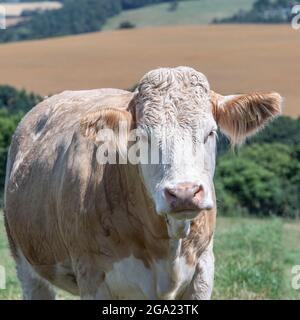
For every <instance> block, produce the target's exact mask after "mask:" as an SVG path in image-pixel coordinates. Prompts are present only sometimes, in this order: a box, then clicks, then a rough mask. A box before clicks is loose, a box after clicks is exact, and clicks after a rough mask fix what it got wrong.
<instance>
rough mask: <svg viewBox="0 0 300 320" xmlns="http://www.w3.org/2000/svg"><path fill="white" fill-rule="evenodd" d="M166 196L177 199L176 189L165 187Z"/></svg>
mask: <svg viewBox="0 0 300 320" xmlns="http://www.w3.org/2000/svg"><path fill="white" fill-rule="evenodd" d="M165 196H166V198H167V199H170V200H172V199H173V200H175V199H176V198H177V195H176V189H171V188H166V189H165Z"/></svg>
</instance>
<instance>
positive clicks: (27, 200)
mask: <svg viewBox="0 0 300 320" xmlns="http://www.w3.org/2000/svg"><path fill="white" fill-rule="evenodd" d="M281 106H282V97H281V96H280V95H279V94H278V93H275V92H271V93H251V94H235V95H229V96H223V95H220V94H217V93H215V92H213V91H212V90H211V89H210V86H209V83H208V80H207V78H206V77H205V76H204V75H203V74H202V73H200V72H198V71H196V70H194V69H193V68H189V67H177V68H159V69H156V70H152V71H150V72H149V73H147V74H146V75H145V76H144V77H143V78H142V79H141V81H140V82H139V84H138V87H137V89H136V91H135V92H129V91H125V90H118V89H95V90H86V91H65V92H63V93H60V94H56V95H53V96H52V97H50V98H47V99H45V100H44V101H42V102H40V103H39V104H38V105H37V106H36V107H34V108H33V109H32V110H31V111H30V112H29V113H28V114H27V115H25V117H24V118H23V120H22V121H21V122H20V124H19V126H18V127H17V129H16V131H15V134H14V136H13V138H12V142H11V146H10V150H9V155H8V160H7V174H6V182H5V199H4V202H5V213H4V216H5V225H6V230H7V235H8V239H9V243H10V248H11V252H12V255H13V257H14V259H15V262H16V269H17V274H18V278H19V280H20V282H21V286H22V291H23V297H24V299H54V298H55V287H58V288H61V289H63V290H66V291H68V292H70V293H71V294H74V295H79V296H80V298H81V299H210V298H211V294H212V289H213V280H214V255H213V236H214V230H215V223H216V197H215V191H214V184H213V176H214V170H215V159H216V139H217V137H216V135H217V130H218V128H219V129H220V130H221V131H222V132H223V133H224V134H225V135H226V136H227V137H228V138H229V139H230V140H231V143H232V145H236V144H240V143H242V142H243V141H244V140H245V139H246V138H247V137H249V136H251V135H253V134H254V133H256V132H257V131H258V130H259V129H260V128H262V127H263V126H264V125H265V124H266V123H267V122H268V121H269V120H271V119H273V118H274V117H276V116H278V115H279V114H280V113H281ZM121 124H126V125H127V127H126V128H125V130H123V131H122V134H117V133H120V132H121ZM195 128H196V129H195ZM106 130H110V131H109V132H113V133H114V134H115V135H114V137H113V139H110V140H109V141H108V142H109V143H108V146H111V147H114V148H115V150H116V157H115V158H117V161H115V162H113V163H110V162H109V161H107V162H105V161H103V162H101V161H100V160H101V159H100V158H101V157H99V150H100V149H101V148H102V147H103V146H104V145H105V144H106V141H105V139H103V137H104V135H105V134H104V133H105V132H106ZM134 130H139V132H140V136H139V139H137V141H135V142H134V141H133V140H132V139H131V140H130V139H129V137H131V136H130V132H131V131H134ZM187 133H188V134H187ZM189 135H190V136H191V135H192V139H190V140H185V139H183V137H185V136H189ZM183 140H184V143H182V142H183ZM142 141H144V142H145V141H146V142H147V143H151V144H152V145H154V146H155V147H156V150H158V154H159V160H158V161H157V162H156V163H151V162H149V161H148V163H147V161H144V162H141V161H140V162H138V161H137V162H134V163H131V162H130V161H127V162H126V161H125V160H126V151H129V149H130V148H133V147H135V148H136V149H134V150H137V149H138V147H137V145H136V144H138V143H142ZM186 141H189V142H186ZM135 143H136V144H135ZM195 146H196V147H195ZM195 149H197V150H195ZM101 150H102V149H101ZM110 150H113V148H111V149H110ZM110 150H107V152H106V153H105V152H104V155H106V156H107V154H108V153H109V152H110ZM166 150H168V152H167V151H166ZM199 150H200V152H199ZM148 153H149V152H148ZM165 153H167V156H166V157H165V158H166V161H164V162H163V161H162V160H161V156H164V155H165ZM136 154H137V155H138V152H137V153H136ZM174 154H177V155H179V158H181V160H183V161H181V160H180V161H177V160H176V159H177V158H176V157H172V155H174ZM102 158H103V157H102ZM115 158H114V159H115ZM127 158H129V157H128V154H127ZM102 160H103V159H102Z"/></svg>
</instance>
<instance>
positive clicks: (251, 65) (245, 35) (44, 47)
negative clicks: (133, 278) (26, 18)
mask: <svg viewBox="0 0 300 320" xmlns="http://www.w3.org/2000/svg"><path fill="white" fill-rule="evenodd" d="M299 52H300V41H299V32H297V31H295V30H293V29H292V28H291V27H290V26H288V25H276V26H275V25H263V26H257V25H256V26H254V25H248V26H237V25H226V26H223V25H222V26H221V25H218V26H216V25H210V26H188V27H163V28H143V29H135V30H123V31H107V32H96V33H92V34H85V35H79V36H70V37H62V38H56V39H48V40H40V41H28V42H19V43H10V44H3V45H0V70H1V77H0V84H10V85H13V86H16V87H18V88H25V89H28V90H32V91H35V92H36V93H40V94H44V95H48V94H52V93H56V92H60V91H63V90H66V89H91V88H101V87H114V88H130V87H132V86H133V85H134V84H135V83H137V82H138V80H139V79H140V78H141V77H142V76H143V74H144V73H146V72H147V71H149V70H151V69H153V68H157V67H161V66H178V65H188V66H191V67H194V68H196V69H197V70H199V71H202V72H203V73H205V74H206V75H207V77H208V79H209V81H210V84H211V87H212V89H213V90H215V91H218V92H220V93H226V94H227V93H228V94H232V93H240V92H249V91H255V90H261V91H267V92H268V91H270V90H276V91H278V92H280V93H281V94H282V95H283V96H284V97H285V109H284V112H285V114H287V115H291V116H296V115H300V98H299V74H300V64H299Z"/></svg>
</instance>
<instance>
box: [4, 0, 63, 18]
mask: <svg viewBox="0 0 300 320" xmlns="http://www.w3.org/2000/svg"><path fill="white" fill-rule="evenodd" d="M0 5H2V6H4V7H5V10H6V15H7V16H13V17H18V16H20V15H21V13H22V11H24V10H53V9H59V8H61V7H62V4H61V3H60V2H56V1H53V2H51V1H43V2H23V3H2V2H1V1H0Z"/></svg>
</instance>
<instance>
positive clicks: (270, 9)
mask: <svg viewBox="0 0 300 320" xmlns="http://www.w3.org/2000/svg"><path fill="white" fill-rule="evenodd" d="M296 4H299V1H297V0H256V1H255V2H254V4H253V6H252V8H251V10H249V11H245V10H240V11H239V12H237V13H235V14H234V15H233V16H231V17H228V18H222V19H214V21H213V22H214V23H289V22H291V20H292V18H293V13H292V7H293V6H294V5H296Z"/></svg>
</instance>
